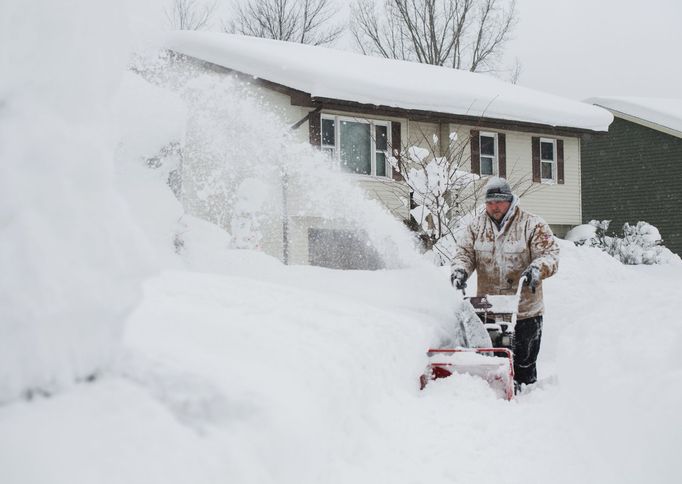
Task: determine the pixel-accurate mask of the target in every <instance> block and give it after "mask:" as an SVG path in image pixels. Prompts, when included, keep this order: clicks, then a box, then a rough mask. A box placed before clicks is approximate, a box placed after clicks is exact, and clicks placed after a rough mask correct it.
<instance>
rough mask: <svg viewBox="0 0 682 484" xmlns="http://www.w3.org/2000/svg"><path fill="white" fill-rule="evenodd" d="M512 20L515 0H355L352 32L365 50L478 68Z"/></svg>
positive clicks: (487, 63) (489, 65) (490, 60)
mask: <svg viewBox="0 0 682 484" xmlns="http://www.w3.org/2000/svg"><path fill="white" fill-rule="evenodd" d="M515 25H516V0H383V3H381V4H377V2H376V0H354V3H353V4H352V6H351V24H350V26H351V27H350V28H351V33H352V34H353V38H354V39H355V42H356V44H357V45H358V47H359V48H360V50H361V51H362V52H363V53H365V54H371V55H379V56H382V57H387V58H393V59H402V60H409V61H416V62H421V63H425V64H433V65H442V66H446V65H447V66H450V67H454V68H457V69H466V70H470V71H476V72H482V71H492V70H494V69H495V67H496V64H497V61H498V57H499V55H500V54H501V52H502V50H503V48H504V45H505V43H506V42H507V40H509V37H510V35H511V32H512V30H513V29H514V27H515Z"/></svg>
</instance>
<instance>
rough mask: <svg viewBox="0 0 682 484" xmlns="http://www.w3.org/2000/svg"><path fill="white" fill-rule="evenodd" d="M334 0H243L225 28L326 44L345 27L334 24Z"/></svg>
mask: <svg viewBox="0 0 682 484" xmlns="http://www.w3.org/2000/svg"><path fill="white" fill-rule="evenodd" d="M337 13H338V8H337V7H336V6H335V5H334V2H333V0H241V1H239V2H238V3H237V7H236V15H235V16H236V19H235V20H234V21H233V22H232V23H231V24H230V25H229V26H227V27H226V28H225V30H226V31H228V32H236V33H239V34H244V35H252V36H254V37H264V38H267V39H277V40H287V41H291V42H299V43H301V44H312V45H323V44H329V43H332V42H334V41H335V40H336V39H337V38H338V37H339V36H340V35H341V33H342V32H343V27H341V26H339V25H336V24H332V23H331V19H332V18H333V17H334V16H335V15H336V14H337Z"/></svg>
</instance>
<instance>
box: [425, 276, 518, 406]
mask: <svg viewBox="0 0 682 484" xmlns="http://www.w3.org/2000/svg"><path fill="white" fill-rule="evenodd" d="M522 288H523V278H522V279H521V280H520V281H519V286H518V288H517V290H516V294H514V295H511V296H501V295H493V296H483V297H465V298H464V301H463V302H462V304H461V306H460V308H459V311H458V312H457V315H456V319H457V332H458V336H459V338H458V344H457V345H454V347H445V348H438V349H434V348H431V349H429V350H428V352H427V355H428V356H429V364H428V365H427V367H426V371H425V372H424V374H423V375H422V376H421V377H420V378H419V382H420V387H421V389H422V390H423V389H424V388H425V387H426V385H427V384H428V383H429V382H430V381H432V380H437V379H439V378H447V377H450V376H453V375H458V374H470V375H474V376H478V377H480V378H483V379H484V380H486V381H487V382H488V384H490V386H491V387H493V388H494V389H495V390H496V391H497V392H498V393H500V394H501V395H502V396H504V398H506V399H507V400H511V399H512V398H514V354H513V353H512V347H513V342H514V327H515V326H516V316H517V314H518V309H519V301H520V298H521V289H522Z"/></svg>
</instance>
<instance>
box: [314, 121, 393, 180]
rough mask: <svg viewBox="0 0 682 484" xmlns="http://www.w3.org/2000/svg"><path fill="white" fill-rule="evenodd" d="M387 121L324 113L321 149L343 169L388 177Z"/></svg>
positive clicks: (388, 140) (388, 142) (388, 141)
mask: <svg viewBox="0 0 682 484" xmlns="http://www.w3.org/2000/svg"><path fill="white" fill-rule="evenodd" d="M388 126H389V123H388V122H387V121H376V120H364V119H355V118H349V117H344V116H332V115H325V114H323V115H322V118H321V148H322V151H324V152H325V153H327V154H328V155H329V157H330V158H331V159H332V160H333V161H335V162H336V163H338V165H339V166H340V167H341V169H342V170H343V171H346V172H349V173H358V174H361V175H375V176H387V175H386V174H387V173H389V172H390V169H389V168H388V166H387V165H388V161H387V159H388V146H389V144H390V139H389V132H390V130H389V129H388Z"/></svg>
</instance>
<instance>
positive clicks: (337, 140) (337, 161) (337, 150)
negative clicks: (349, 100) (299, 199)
mask: <svg viewBox="0 0 682 484" xmlns="http://www.w3.org/2000/svg"><path fill="white" fill-rule="evenodd" d="M323 119H330V120H332V121H334V145H333V146H332V145H325V144H323V143H322V142H323V136H322V120H323ZM341 121H350V122H353V123H365V124H369V125H370V136H369V138H370V150H369V151H370V157H371V158H370V173H349V174H351V175H355V176H373V177H378V178H381V179H382V180H383V179H391V178H392V177H391V174H392V167H391V164H390V163H389V161H388V159H389V156H390V147H391V122H390V121H386V120H380V119H367V118H355V117H352V116H342V115H337V114H327V113H322V114H321V115H320V148H321V149H322V150H323V151H325V149H326V150H329V149H332V148H333V149H334V154H333V156H330V159H331V160H332V161H333V162H334V165H335V167H337V168H341V136H340V134H341ZM376 126H385V127H386V138H387V140H386V150H385V151H384V152H383V153H384V154H385V155H386V161H385V168H384V172H385V173H386V174H385V175H377V174H376V173H377V167H376V164H377V153H378V152H379V151H381V150H377V145H376Z"/></svg>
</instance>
